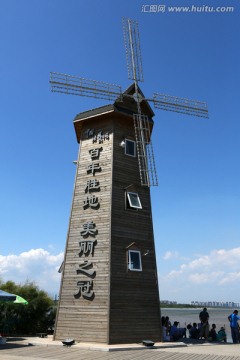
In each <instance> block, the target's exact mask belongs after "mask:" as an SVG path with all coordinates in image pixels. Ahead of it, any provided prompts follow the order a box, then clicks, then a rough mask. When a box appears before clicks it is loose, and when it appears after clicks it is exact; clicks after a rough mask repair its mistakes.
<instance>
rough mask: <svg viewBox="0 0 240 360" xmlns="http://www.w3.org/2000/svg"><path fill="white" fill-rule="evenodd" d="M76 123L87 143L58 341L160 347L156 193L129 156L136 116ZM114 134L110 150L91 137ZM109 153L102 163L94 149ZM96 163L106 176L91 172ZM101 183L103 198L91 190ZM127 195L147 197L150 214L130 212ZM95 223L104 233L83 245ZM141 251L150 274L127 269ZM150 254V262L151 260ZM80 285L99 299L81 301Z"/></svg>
mask: <svg viewBox="0 0 240 360" xmlns="http://www.w3.org/2000/svg"><path fill="white" fill-rule="evenodd" d="M79 123H80V124H77V125H76V124H75V128H76V129H77V138H79V139H80V138H81V141H80V151H79V159H78V165H77V171H76V179H75V188H74V194H73V201H72V209H71V215H70V221H69V230H68V235H67V242H66V249H65V260H64V266H63V271H62V281H61V288H60V299H59V306H58V313H57V318H56V328H55V334H54V338H55V339H56V340H63V339H65V338H67V337H71V338H74V339H75V340H76V341H82V342H84V341H86V342H99V343H106V344H117V343H119V344H120V343H133V342H141V341H142V340H143V339H150V340H153V341H157V340H158V341H159V340H160V339H161V333H160V302H159V294H158V282H157V269H156V256H155V248H154V237H153V226H152V215H151V199H150V190H149V189H148V188H146V187H142V186H141V183H140V178H139V169H138V160H137V157H131V156H127V155H125V154H124V149H123V148H122V147H120V143H121V141H122V140H123V138H124V139H125V138H128V139H131V140H133V139H134V127H133V121H132V117H131V116H129V115H126V114H120V113H119V111H117V112H115V111H112V112H109V113H108V114H102V115H101V114H100V115H99V114H98V115H97V116H92V117H90V118H89V119H88V118H85V119H80V120H79ZM88 129H94V130H95V133H98V132H99V131H100V130H102V133H103V134H105V133H106V132H109V135H110V138H109V140H105V141H103V143H102V144H98V143H94V144H93V141H92V139H91V138H87V136H86V134H87V130H88ZM99 147H102V151H101V152H100V156H99V159H93V160H91V157H90V154H89V150H91V149H93V148H99ZM91 163H99V165H100V166H101V168H102V170H101V172H96V173H95V175H94V176H93V175H92V174H90V173H87V167H88V165H89V164H91ZM94 178H95V179H97V180H98V181H99V184H100V191H93V192H91V193H88V192H86V191H85V187H86V184H87V181H88V180H90V179H94ZM126 189H127V190H128V191H132V192H137V193H138V194H139V197H140V200H141V204H142V209H139V210H133V209H131V210H129V209H126ZM89 194H93V195H95V196H96V197H98V199H99V203H100V206H99V208H98V209H92V208H90V207H89V208H85V209H84V208H83V203H84V200H85V199H86V196H88V195H89ZM88 221H93V223H94V224H96V229H97V233H96V234H95V235H94V237H93V236H89V237H87V238H83V236H81V231H83V224H84V223H86V222H88ZM83 240H95V241H96V242H95V246H94V253H93V254H92V255H88V254H85V255H84V254H82V253H81V254H80V255H79V251H80V246H79V242H80V241H83ZM131 243H135V244H134V245H133V247H132V249H138V250H139V251H141V260H142V271H139V272H137V271H130V270H128V268H127V251H128V246H129V245H130V244H131ZM146 252H149V254H148V255H146V256H144V254H145V253H146ZM87 260H88V261H90V262H91V263H92V268H91V269H93V270H94V271H95V276H92V277H88V276H87V275H85V274H79V273H77V272H76V269H77V268H78V267H79V263H81V262H83V261H87ZM79 280H92V281H93V288H92V290H93V291H94V296H93V298H92V299H90V300H89V299H86V298H84V297H83V296H82V295H81V296H80V297H79V298H76V297H74V292H75V291H76V288H77V286H76V284H77V282H78V281H79Z"/></svg>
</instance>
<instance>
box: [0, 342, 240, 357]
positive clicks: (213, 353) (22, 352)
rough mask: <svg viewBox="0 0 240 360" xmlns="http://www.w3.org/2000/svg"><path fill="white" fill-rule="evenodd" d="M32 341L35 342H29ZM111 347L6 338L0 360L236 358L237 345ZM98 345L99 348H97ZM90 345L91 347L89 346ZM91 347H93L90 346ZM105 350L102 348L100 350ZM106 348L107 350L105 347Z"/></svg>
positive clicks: (239, 347) (135, 345) (238, 353)
mask: <svg viewBox="0 0 240 360" xmlns="http://www.w3.org/2000/svg"><path fill="white" fill-rule="evenodd" d="M30 343H32V344H33V343H35V344H36V345H29V344H30ZM156 345H157V346H156V348H147V347H145V346H142V345H138V344H133V345H132V346H129V345H127V346H120V347H115V348H110V349H109V347H104V346H103V347H102V348H101V347H99V346H98V347H94V346H93V344H77V345H74V346H72V347H70V348H67V347H65V346H62V344H61V343H60V342H53V341H52V340H51V339H39V338H35V339H33V338H31V339H27V338H25V339H10V341H9V342H7V344H6V345H1V346H0V359H1V360H40V359H52V360H125V359H126V360H240V345H233V344H220V345H215V344H209V343H206V344H193V345H191V344H188V345H186V344H183V343H179V344H176V343H174V344H167V346H168V347H163V346H166V343H164V344H156ZM98 348H101V350H98ZM90 349H91V350H90ZM94 349H95V350H94ZM104 350H105V351H104ZM109 350H110V351H109Z"/></svg>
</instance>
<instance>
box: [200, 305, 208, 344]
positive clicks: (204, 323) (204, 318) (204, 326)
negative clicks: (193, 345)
mask: <svg viewBox="0 0 240 360" xmlns="http://www.w3.org/2000/svg"><path fill="white" fill-rule="evenodd" d="M199 320H200V321H201V328H200V334H199V337H200V339H201V338H204V339H205V340H207V338H208V333H209V324H208V320H209V314H208V312H207V308H203V311H201V312H200V314H199Z"/></svg>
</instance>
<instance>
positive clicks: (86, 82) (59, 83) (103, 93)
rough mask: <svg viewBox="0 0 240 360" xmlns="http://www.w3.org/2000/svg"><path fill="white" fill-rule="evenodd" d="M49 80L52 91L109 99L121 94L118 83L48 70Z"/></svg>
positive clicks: (111, 99)
mask: <svg viewBox="0 0 240 360" xmlns="http://www.w3.org/2000/svg"><path fill="white" fill-rule="evenodd" d="M49 82H50V84H51V91H52V92H59V93H63V94H68V95H77V96H85V97H93V98H96V99H104V100H109V101H113V100H114V101H115V100H116V98H117V97H121V96H122V89H121V86H119V85H115V84H110V83H107V82H103V81H97V80H90V79H86V78H82V77H78V76H72V75H68V74H63V73H57V72H50V81H49Z"/></svg>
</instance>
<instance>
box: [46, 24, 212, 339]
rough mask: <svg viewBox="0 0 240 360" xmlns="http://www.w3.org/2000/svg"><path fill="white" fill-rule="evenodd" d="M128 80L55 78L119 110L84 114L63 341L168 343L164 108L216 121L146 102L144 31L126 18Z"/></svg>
mask: <svg viewBox="0 0 240 360" xmlns="http://www.w3.org/2000/svg"><path fill="white" fill-rule="evenodd" d="M123 28H124V38H125V47H126V53H127V64H128V75H129V78H130V79H132V80H133V84H132V85H131V86H130V87H129V88H128V89H127V90H126V91H125V92H122V90H121V87H120V86H116V85H112V84H108V83H103V82H99V81H95V80H87V79H83V78H79V77H75V76H70V75H65V74H59V73H51V79H50V83H51V88H52V91H53V92H60V93H66V94H72V95H79V96H89V97H95V98H100V99H104V100H110V101H111V102H113V103H112V104H110V105H106V106H103V107H100V108H96V109H94V110H90V111H86V112H83V113H80V114H78V115H77V116H76V117H75V119H74V127H75V131H76V135H77V141H78V142H79V144H80V146H79V149H80V150H79V155H78V160H77V170H76V179H75V187H74V194H73V201H72V209H71V216H70V222H69V229H68V234H67V243H66V249H65V258H64V263H63V266H62V281H61V289H60V298H59V307H58V313H57V318H56V326H55V334H54V338H55V339H65V338H67V337H71V338H74V339H75V340H78V341H84V342H99V343H105V344H117V343H133V342H141V341H142V340H143V339H151V340H153V341H159V340H160V339H161V326H160V302H159V293H158V280H157V268H156V256H155V247H154V236H153V225H152V214H151V200H150V188H149V187H150V186H151V185H153V186H154V185H157V175H156V169H155V163H154V156H153V151H152V145H151V132H152V128H153V120H152V118H153V116H154V113H153V111H152V109H151V107H150V105H149V101H151V102H153V103H154V106H155V107H156V108H160V109H163V110H169V111H175V112H181V113H185V114H190V115H196V116H201V117H207V115H208V112H207V108H206V105H205V104H204V103H200V102H198V101H191V100H187V99H181V98H177V97H172V96H167V95H162V94H154V96H153V98H152V99H147V98H145V97H144V95H143V93H142V91H141V90H140V88H139V85H138V82H139V81H143V72H142V62H141V51H140V42H139V32H138V25H137V22H135V21H133V20H130V19H124V20H123Z"/></svg>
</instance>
